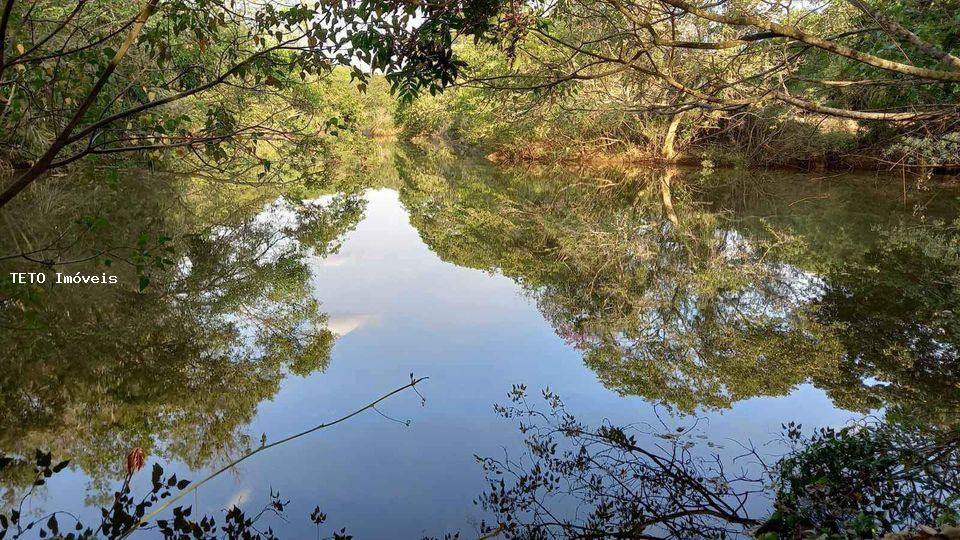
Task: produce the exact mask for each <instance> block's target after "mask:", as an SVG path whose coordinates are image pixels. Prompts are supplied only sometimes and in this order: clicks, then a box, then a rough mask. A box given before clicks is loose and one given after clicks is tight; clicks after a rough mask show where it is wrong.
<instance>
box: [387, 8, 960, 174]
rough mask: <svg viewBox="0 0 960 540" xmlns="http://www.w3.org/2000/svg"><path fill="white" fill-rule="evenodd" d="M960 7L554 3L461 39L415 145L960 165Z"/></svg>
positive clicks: (421, 119) (406, 117) (413, 130)
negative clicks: (452, 78) (451, 83)
mask: <svg viewBox="0 0 960 540" xmlns="http://www.w3.org/2000/svg"><path fill="white" fill-rule="evenodd" d="M958 13H960V4H958V3H957V2H955V1H946V2H931V1H919V2H917V1H902V0H892V1H891V0H879V1H870V2H866V1H863V0H822V1H815V2H790V1H787V2H762V1H752V0H746V1H740V0H737V1H721V2H700V1H691V2H688V1H685V0H569V1H554V0H542V1H534V2H525V3H515V4H513V5H512V6H511V7H510V8H509V9H507V10H506V11H505V12H504V13H501V15H500V17H499V18H498V27H497V29H498V34H497V36H498V39H496V40H493V41H488V42H478V43H476V44H474V43H466V42H464V43H461V44H459V45H458V46H459V49H458V52H459V53H460V54H461V55H462V57H463V58H464V59H465V61H466V63H467V65H468V67H467V68H466V69H465V70H464V72H463V73H462V74H461V79H460V81H459V83H458V85H457V88H456V89H455V90H453V91H448V92H445V93H443V94H442V95H438V96H434V97H429V96H428V97H425V98H421V99H418V100H416V101H414V102H413V103H410V104H406V105H403V106H401V107H400V109H399V110H398V112H397V119H398V121H399V123H400V125H401V127H402V130H403V133H404V134H405V136H407V137H409V138H416V137H431V136H432V137H441V138H445V139H447V140H450V141H453V142H455V143H457V144H460V145H462V146H466V147H473V148H479V149H481V150H482V151H483V152H484V153H493V154H494V157H497V158H500V159H501V160H504V161H525V160H542V161H552V160H584V159H593V158H603V159H607V158H610V157H616V158H618V159H622V160H627V161H631V160H639V161H651V160H657V161H678V160H679V161H687V162H692V163H697V164H699V163H701V162H706V163H707V164H708V165H709V164H716V165H754V166H800V167H802V168H811V169H823V168H867V169H906V170H907V171H913V172H924V173H925V172H931V171H934V172H938V171H949V170H956V168H957V166H958V165H960V162H958V160H957V156H958V155H960V131H958V122H957V121H958V85H957V82H958V80H960V59H958V54H960V19H958V17H960V15H958Z"/></svg>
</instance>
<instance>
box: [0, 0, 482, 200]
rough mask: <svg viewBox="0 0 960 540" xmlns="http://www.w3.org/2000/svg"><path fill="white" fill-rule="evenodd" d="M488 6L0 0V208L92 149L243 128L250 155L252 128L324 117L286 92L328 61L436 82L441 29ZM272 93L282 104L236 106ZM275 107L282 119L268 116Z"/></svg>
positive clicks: (183, 141)
mask: <svg viewBox="0 0 960 540" xmlns="http://www.w3.org/2000/svg"><path fill="white" fill-rule="evenodd" d="M487 4H490V5H487ZM491 5H493V4H491V3H490V2H488V1H482V2H474V1H467V2H452V3H447V2H443V3H433V2H401V1H399V0H377V1H375V2H364V3H361V4H359V5H357V4H355V3H354V2H349V1H338V0H333V1H323V2H321V1H317V2H309V3H306V2H298V3H294V4H284V3H273V2H263V3H261V2H236V1H235V0H200V1H192V0H144V1H143V2H140V3H139V4H137V5H131V3H129V2H121V1H119V0H74V1H73V2H71V3H70V4H66V5H65V4H64V3H63V2H59V1H53V0H38V1H36V2H20V1H17V0H4V2H3V3H2V7H0V9H2V18H0V42H2V54H0V102H2V103H3V106H4V112H3V115H2V116H0V122H2V131H3V133H4V135H3V138H2V141H0V142H2V152H3V155H2V157H3V159H4V161H6V162H7V163H9V164H10V166H12V167H13V168H14V169H16V170H18V171H19V172H17V173H16V174H15V175H14V176H13V178H12V180H10V181H9V182H7V184H6V185H5V186H4V188H3V191H2V193H0V207H2V206H4V205H5V204H7V203H8V202H9V201H10V200H11V199H12V198H14V197H15V196H16V195H17V194H19V193H20V192H21V191H22V190H23V189H25V188H26V187H27V186H29V185H30V184H31V183H33V182H34V181H36V180H37V179H38V178H40V177H41V176H43V175H44V174H46V173H47V171H49V170H50V169H55V168H58V167H62V166H64V165H67V164H69V163H72V162H75V161H77V160H79V159H82V158H84V157H87V156H91V155H113V154H119V153H128V152H140V153H143V152H148V151H159V150H167V149H171V148H180V149H187V150H190V151H192V152H197V153H199V152H203V153H204V154H205V155H206V156H207V157H208V158H211V159H216V158H218V157H223V154H224V150H223V149H222V146H223V145H225V144H226V143H231V142H232V143H237V142H241V141H242V142H245V143H246V145H245V146H247V147H248V148H249V152H250V153H251V154H253V155H254V157H257V156H256V151H257V147H258V144H262V143H263V142H264V141H267V142H269V141H277V140H280V141H284V140H289V139H291V138H294V137H296V136H303V135H305V134H309V133H311V132H312V130H315V129H316V127H317V125H318V124H319V125H321V126H323V124H324V121H325V120H326V119H316V118H312V116H311V114H310V111H308V110H303V107H302V105H301V104H299V103H297V100H296V99H293V98H295V97H296V96H295V95H293V96H291V95H290V94H289V93H290V92H291V91H292V90H291V89H293V88H295V87H296V86H298V85H301V84H302V83H303V82H304V81H309V80H313V78H314V77H315V76H317V75H319V74H323V73H325V72H328V71H329V70H330V69H331V68H332V67H333V66H334V65H345V66H351V67H352V70H353V74H354V76H355V77H356V78H357V79H359V81H360V82H359V84H360V86H361V87H362V86H363V85H365V84H366V83H365V80H366V77H367V74H368V71H365V70H362V69H360V68H359V67H357V66H358V65H365V66H366V67H367V68H368V69H369V71H377V70H379V71H383V72H385V73H386V74H387V76H388V78H389V79H390V81H391V83H392V85H393V87H394V89H395V90H396V91H397V92H398V93H399V94H400V95H401V96H409V95H411V94H412V93H415V92H417V91H419V90H420V89H422V88H427V89H430V90H431V91H436V90H437V89H439V88H440V87H442V86H443V85H445V84H448V83H450V82H452V80H453V77H455V76H456V74H457V72H458V68H459V65H460V64H459V62H458V61H456V60H455V59H454V57H453V55H452V52H451V50H450V44H451V40H452V38H451V33H452V32H460V33H463V34H471V33H474V32H477V31H479V30H480V29H482V28H483V27H484V26H485V24H486V19H485V15H484V14H485V13H486V10H487V9H489V8H490V7H491ZM415 20H416V21H419V22H418V23H417V24H414V21H415ZM271 98H272V99H278V100H281V101H283V103H282V106H281V105H276V104H275V105H276V107H275V108H274V107H271V108H270V110H267V111H260V112H261V114H259V115H252V116H251V115H250V114H245V113H246V112H248V108H249V105H250V103H251V100H253V101H254V102H255V101H257V100H264V99H271ZM286 113H291V114H288V115H287V119H288V120H289V121H290V122H293V123H294V125H290V124H289V123H286V124H285V123H284V122H280V121H279V120H278V118H279V117H281V116H283V115H284V114H286ZM297 113H299V114H297ZM300 116H304V117H305V118H302V119H301V118H299V117H300Z"/></svg>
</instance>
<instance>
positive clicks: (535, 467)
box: [477, 386, 763, 538]
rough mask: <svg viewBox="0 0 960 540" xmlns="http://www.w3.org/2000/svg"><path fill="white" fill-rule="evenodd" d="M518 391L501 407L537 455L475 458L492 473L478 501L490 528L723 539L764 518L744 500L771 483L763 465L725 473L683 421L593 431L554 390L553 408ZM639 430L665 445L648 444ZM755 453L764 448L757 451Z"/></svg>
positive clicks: (513, 533) (548, 396) (516, 533)
mask: <svg viewBox="0 0 960 540" xmlns="http://www.w3.org/2000/svg"><path fill="white" fill-rule="evenodd" d="M510 397H511V400H512V401H513V403H514V405H511V406H506V407H504V406H497V411H498V413H499V414H501V415H502V416H503V417H505V418H516V419H517V420H518V422H519V424H520V431H521V432H522V433H524V434H525V435H526V439H525V443H526V447H527V454H526V455H525V456H524V457H525V458H528V459H529V462H527V461H526V460H525V459H523V458H521V459H520V460H512V459H511V458H509V457H504V458H503V459H502V460H498V459H493V458H480V457H478V458H477V459H478V461H480V463H481V464H482V465H483V468H484V470H485V471H486V472H487V477H488V480H489V490H488V491H487V492H486V493H485V494H484V495H482V496H481V498H480V501H479V502H480V504H482V505H483V507H484V508H485V509H486V510H490V511H493V512H494V513H495V514H496V516H497V523H496V524H495V525H489V526H485V528H484V532H485V533H489V532H491V531H494V530H496V529H498V528H499V529H502V530H503V531H504V532H505V533H506V534H507V535H508V536H509V537H519V538H548V537H557V536H560V537H569V538H659V537H663V536H670V537H681V538H682V537H687V538H689V537H694V536H696V537H724V536H729V535H731V534H737V533H741V532H743V531H744V529H745V528H748V527H751V526H755V525H758V524H759V521H757V520H756V519H754V518H752V517H750V515H749V514H748V512H747V510H746V505H747V502H748V500H752V497H754V496H756V495H757V494H758V493H760V492H761V491H762V489H763V478H762V472H763V468H762V467H756V466H753V467H750V466H746V467H741V469H740V470H738V471H737V472H730V471H727V470H726V467H725V465H724V463H723V462H722V461H721V460H720V459H719V458H718V457H717V456H715V455H714V456H707V457H704V456H702V455H700V454H698V453H697V452H695V451H694V448H695V444H694V442H693V440H694V437H693V436H691V433H692V432H691V431H689V430H687V429H685V428H678V429H677V430H676V431H675V432H672V433H667V434H658V433H656V432H655V431H654V430H653V429H651V428H650V427H649V426H648V427H640V426H627V427H616V426H612V425H603V426H601V427H599V428H598V429H595V430H594V429H590V428H588V427H586V426H585V425H583V424H581V423H580V422H579V421H577V420H576V419H575V418H574V417H573V416H572V415H570V414H569V413H567V412H566V410H565V408H564V405H563V403H562V401H561V400H560V399H559V397H558V396H556V395H555V394H553V393H551V392H550V391H549V390H545V391H544V392H543V397H544V400H545V401H546V402H547V404H548V406H549V411H548V412H542V411H540V410H538V409H537V408H535V407H533V406H531V405H530V404H529V403H528V401H527V399H526V388H525V387H523V386H515V387H514V389H513V391H512V392H511V394H510ZM638 437H641V438H645V439H648V438H652V437H659V438H660V439H662V440H663V441H666V442H664V443H652V442H651V443H649V444H647V443H640V442H639V441H638ZM747 456H754V457H756V454H755V453H754V452H753V451H752V450H750V451H748V453H747V454H746V455H745V456H744V457H747ZM751 468H753V469H755V470H754V471H753V473H751V471H750V469H751ZM757 471H759V474H758V473H757ZM504 478H509V479H510V480H511V482H510V483H509V484H508V483H506V482H505V481H504Z"/></svg>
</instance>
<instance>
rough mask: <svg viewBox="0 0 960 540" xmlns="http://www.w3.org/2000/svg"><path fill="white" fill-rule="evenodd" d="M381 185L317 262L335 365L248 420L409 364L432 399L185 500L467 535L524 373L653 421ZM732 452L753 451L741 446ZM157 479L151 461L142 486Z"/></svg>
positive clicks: (375, 531) (584, 400)
mask: <svg viewBox="0 0 960 540" xmlns="http://www.w3.org/2000/svg"><path fill="white" fill-rule="evenodd" d="M368 197H369V206H368V208H367V211H366V218H365V219H364V221H363V222H362V223H360V225H359V226H358V227H357V229H356V231H354V232H352V233H350V234H349V236H348V238H347V239H346V241H345V243H344V246H343V249H342V250H341V252H340V253H338V254H336V255H333V256H331V257H329V258H327V259H325V260H315V261H313V267H314V286H315V290H316V295H317V297H318V298H319V299H320V300H321V301H322V303H323V305H322V309H323V310H324V311H325V312H327V313H328V314H329V315H330V326H331V329H332V330H333V331H334V332H336V333H337V334H339V335H341V337H340V339H339V341H338V342H337V344H336V346H335V347H334V350H333V355H332V359H331V363H330V367H329V369H328V370H327V371H326V372H325V373H316V374H314V375H312V376H310V377H307V378H301V377H296V376H291V377H289V378H288V379H286V380H285V381H284V383H283V386H282V389H281V391H280V392H279V393H278V394H277V395H276V397H275V398H274V399H273V400H271V401H268V402H265V403H262V404H261V405H260V408H259V411H258V415H257V417H256V419H255V420H254V422H253V423H252V425H251V426H250V428H249V433H250V434H251V438H252V440H254V441H259V439H260V434H261V433H265V434H266V435H267V439H268V441H269V440H277V439H279V438H281V437H283V436H286V435H289V434H290V433H294V432H297V431H300V430H302V429H304V428H306V427H309V426H313V425H316V424H319V423H321V422H323V421H326V420H330V419H333V418H336V417H338V416H340V415H341V414H343V413H346V412H349V411H350V410H353V409H354V408H356V407H358V406H361V405H363V404H365V403H367V402H368V401H370V400H372V399H373V398H375V397H377V396H379V395H381V394H383V393H385V392H386V391H388V390H390V389H393V388H395V387H398V386H401V385H403V384H405V383H406V382H407V381H408V380H409V374H410V373H411V372H413V373H414V374H416V375H418V376H429V377H430V380H429V381H426V382H425V383H424V384H423V385H422V386H421V387H420V389H421V391H422V392H423V394H424V395H425V396H426V398H427V403H426V406H425V407H421V405H420V400H419V398H418V397H417V396H416V394H414V393H412V392H408V393H404V394H402V395H400V396H398V397H396V398H394V399H392V400H390V401H389V402H387V403H386V404H384V405H383V406H382V407H381V411H382V412H383V413H384V414H385V415H388V416H390V417H393V418H398V419H411V420H412V424H411V425H410V427H405V426H403V425H401V424H399V423H396V422H392V421H390V420H388V419H386V418H384V417H383V416H380V415H378V414H376V413H375V412H367V413H365V414H364V415H362V416H361V417H359V418H356V419H354V420H351V421H350V422H348V423H346V424H341V425H338V426H336V427H334V428H332V429H329V430H324V431H321V432H319V433H315V434H312V435H310V436H308V437H306V438H304V439H299V440H296V441H294V442H292V443H289V444H287V445H285V446H281V447H278V448H275V449H271V450H269V451H268V452H267V453H265V454H263V455H258V456H256V457H254V458H252V459H251V460H249V461H247V462H245V463H244V464H242V465H241V466H240V467H239V468H238V470H236V471H235V472H234V473H233V474H228V475H224V476H222V477H220V478H218V479H216V480H215V481H213V482H211V483H210V484H208V485H207V486H204V487H203V488H202V489H201V490H200V492H199V494H198V495H197V496H196V497H193V496H191V497H189V499H188V500H187V501H185V502H186V503H187V504H199V507H200V508H199V510H200V511H202V512H208V513H213V514H215V515H217V516H220V518H221V519H220V520H219V521H221V522H222V512H220V509H222V508H224V507H225V506H227V505H229V504H232V503H234V502H238V503H239V504H241V505H242V506H243V508H245V509H247V510H250V511H254V513H256V510H258V509H259V507H260V506H261V505H262V504H264V503H265V502H266V501H267V499H268V497H269V493H270V490H271V488H272V489H274V490H279V491H280V492H281V493H282V495H283V496H284V498H287V499H290V500H292V504H291V505H290V507H289V512H288V519H289V522H288V523H284V522H282V521H278V520H273V521H272V522H271V523H270V524H271V525H272V526H273V527H274V529H275V530H278V531H280V532H281V533H283V536H286V537H291V538H294V537H296V538H299V537H307V535H309V537H314V535H315V534H316V533H315V529H314V526H313V525H312V524H311V523H310V522H309V520H308V515H309V512H310V511H311V510H312V509H313V507H314V506H315V505H319V506H320V507H321V509H322V510H323V511H324V512H326V513H327V515H328V516H329V520H328V523H329V524H330V525H331V526H335V527H336V528H339V527H341V526H346V527H347V528H348V532H350V533H352V534H354V535H355V536H356V537H357V538H420V537H421V536H422V535H424V534H429V535H435V536H436V535H439V536H441V537H442V535H443V533H445V532H452V531H456V530H460V531H462V532H463V533H464V534H463V535H462V537H465V538H470V537H472V533H473V531H474V530H475V526H474V525H473V524H475V523H478V522H479V520H480V519H481V518H482V517H483V516H481V514H480V512H479V509H478V507H476V506H474V505H473V504H472V501H473V499H474V498H476V497H477V496H478V495H479V494H480V493H481V491H482V490H483V488H484V481H483V474H482V471H481V469H480V467H479V466H478V465H477V464H476V463H475V460H474V457H473V456H474V454H478V455H488V456H499V455H502V453H503V451H504V448H505V447H507V448H513V449H516V446H517V443H518V442H519V441H520V440H521V439H520V435H519V434H518V432H517V430H516V428H515V425H514V424H512V423H511V422H509V421H506V420H503V419H501V418H498V417H497V416H496V415H495V414H494V412H493V409H492V405H493V404H494V403H495V402H499V403H503V402H504V401H506V393H507V392H508V391H509V389H510V386H511V385H512V384H514V383H524V384H526V385H527V386H528V388H529V389H530V390H531V394H532V395H533V396H534V397H536V396H538V395H539V390H540V389H541V388H543V387H546V386H549V387H550V388H551V389H553V390H554V391H556V392H557V393H559V394H560V395H561V396H562V397H563V398H564V400H565V402H566V403H567V405H568V407H569V409H570V410H571V411H572V412H573V413H574V414H576V415H578V416H579V417H580V418H581V419H583V420H585V421H588V422H591V423H596V422H599V421H600V420H602V419H605V418H606V419H610V420H612V421H613V422H651V423H654V422H655V421H656V419H655V416H654V408H653V407H652V406H650V405H649V404H647V403H645V402H644V401H643V400H641V399H639V398H633V397H620V396H618V395H617V394H616V393H615V392H612V391H610V390H607V389H605V388H604V387H603V386H602V385H601V384H600V383H599V382H598V381H597V377H596V375H595V374H594V373H593V372H592V371H590V370H589V369H588V368H586V367H585V366H584V365H583V362H582V360H581V357H580V353H579V352H577V351H576V350H574V349H573V348H571V347H569V346H567V345H566V344H564V342H563V340H562V339H561V338H559V337H557V335H556V334H555V332H554V330H553V328H552V327H551V326H550V325H549V324H548V323H547V322H546V321H544V319H543V318H542V317H541V315H540V313H539V312H538V310H537V308H536V306H535V305H534V304H533V303H532V302H531V301H530V300H529V299H528V298H527V297H525V296H524V295H523V294H522V292H521V291H520V288H519V287H518V286H517V285H516V284H514V283H513V282H512V281H511V280H510V279H508V278H505V277H503V276H499V275H490V274H488V273H485V272H481V271H477V270H471V269H466V268H460V267H457V266H455V265H453V264H448V263H445V262H443V261H441V260H440V259H439V258H438V257H437V256H436V255H435V254H434V253H432V252H431V251H430V250H429V248H428V247H427V246H426V245H424V244H423V243H422V242H421V240H420V238H419V236H418V234H417V231H416V230H415V229H414V228H413V227H412V226H411V225H410V224H409V222H408V217H407V214H406V212H405V210H404V209H403V207H402V206H401V204H400V203H399V200H398V197H397V194H396V193H395V192H393V191H387V190H381V191H372V192H370V193H369V194H368ZM852 416H853V415H852V414H851V413H848V412H844V411H838V410H836V409H835V408H834V407H833V406H832V405H831V403H830V401H829V400H828V399H827V398H826V396H825V395H824V394H823V393H822V392H820V391H819V390H816V389H814V388H812V387H810V386H802V387H800V388H798V389H797V390H796V391H794V392H793V393H792V394H791V395H790V396H787V397H782V398H756V399H751V400H746V401H743V402H740V403H737V404H736V405H734V407H733V408H732V409H730V410H727V411H724V412H723V413H715V414H710V415H709V416H708V422H706V424H705V426H706V427H705V432H704V433H705V434H706V435H709V436H710V437H711V439H713V440H715V441H717V442H724V441H726V440H727V439H736V440H747V439H750V440H752V441H754V442H755V443H758V444H759V443H764V442H766V441H769V440H771V439H773V438H775V437H776V436H777V435H778V433H779V432H780V424H781V422H784V421H789V420H797V421H799V422H802V423H803V424H804V425H805V426H817V425H836V424H839V423H842V422H844V421H846V420H848V419H849V418H851V417H852ZM723 451H724V452H727V453H728V454H730V455H736V454H739V453H741V451H740V449H739V448H737V447H735V445H732V444H727V445H726V447H725V450H723ZM151 463H152V461H148V467H149V465H150V464H151ZM168 470H169V471H170V472H177V473H178V474H179V476H181V477H187V478H192V479H197V478H200V477H201V476H202V473H201V472H200V471H182V470H181V468H180V467H176V466H173V467H170V468H169V469H168ZM79 476H80V475H79V474H77V473H74V472H70V473H68V474H67V475H65V476H64V477H63V478H61V479H57V480H56V482H55V483H54V486H55V490H62V491H59V492H58V491H55V493H57V495H56V500H50V501H48V503H50V504H51V505H59V506H60V507H61V508H67V507H70V506H72V505H73V504H75V501H77V500H80V498H81V497H82V495H81V493H80V492H81V490H82V483H81V482H82V481H80V479H79ZM148 477H149V474H144V473H141V475H140V477H139V478H138V481H139V482H140V483H141V484H140V485H141V486H143V485H145V483H146V481H147V480H148ZM323 530H324V531H325V532H328V533H329V532H330V531H331V530H332V528H331V527H326V528H325V529H323Z"/></svg>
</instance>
